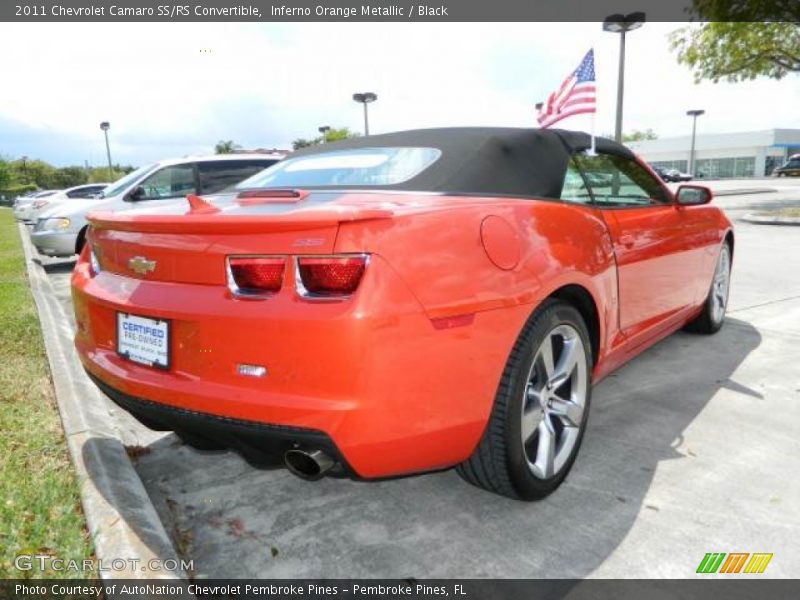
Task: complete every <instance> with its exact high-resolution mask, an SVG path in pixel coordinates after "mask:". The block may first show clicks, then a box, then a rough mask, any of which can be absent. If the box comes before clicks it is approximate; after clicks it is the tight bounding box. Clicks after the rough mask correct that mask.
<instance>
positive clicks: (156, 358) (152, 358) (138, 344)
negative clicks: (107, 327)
mask: <svg viewBox="0 0 800 600" xmlns="http://www.w3.org/2000/svg"><path fill="white" fill-rule="evenodd" d="M117 354H119V355H120V356H122V357H123V358H127V359H128V360H131V361H133V362H136V363H139V364H142V365H147V366H149V367H159V368H161V369H168V368H169V321H163V320H160V319H150V318H147V317H139V316H137V315H129V314H125V313H117Z"/></svg>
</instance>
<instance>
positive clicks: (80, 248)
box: [75, 227, 87, 254]
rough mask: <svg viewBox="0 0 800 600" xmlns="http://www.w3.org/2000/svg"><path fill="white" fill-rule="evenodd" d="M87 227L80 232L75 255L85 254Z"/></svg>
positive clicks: (76, 241)
mask: <svg viewBox="0 0 800 600" xmlns="http://www.w3.org/2000/svg"><path fill="white" fill-rule="evenodd" d="M86 229H87V228H86V227H84V228H83V229H81V230H80V231H79V232H78V239H77V240H75V254H80V253H81V252H83V247H84V246H85V245H86Z"/></svg>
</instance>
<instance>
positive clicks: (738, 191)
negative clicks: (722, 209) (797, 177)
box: [712, 188, 778, 196]
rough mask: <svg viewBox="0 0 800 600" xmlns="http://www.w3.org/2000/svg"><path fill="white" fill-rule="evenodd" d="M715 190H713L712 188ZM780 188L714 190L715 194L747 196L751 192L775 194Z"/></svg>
mask: <svg viewBox="0 0 800 600" xmlns="http://www.w3.org/2000/svg"><path fill="white" fill-rule="evenodd" d="M712 191H713V190H712ZM777 191H778V190H776V189H775V188H735V189H732V190H719V191H718V192H714V195H715V196H745V195H749V194H774V193H776V192H777Z"/></svg>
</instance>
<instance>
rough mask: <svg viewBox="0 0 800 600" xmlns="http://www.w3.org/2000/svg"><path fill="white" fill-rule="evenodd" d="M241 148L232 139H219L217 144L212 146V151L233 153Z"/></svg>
mask: <svg viewBox="0 0 800 600" xmlns="http://www.w3.org/2000/svg"><path fill="white" fill-rule="evenodd" d="M241 149H242V147H241V146H240V145H239V144H237V143H235V142H234V141H233V140H227V141H226V140H220V141H219V142H217V145H216V146H214V152H216V153H217V154H233V153H235V152H237V151H239V150H241Z"/></svg>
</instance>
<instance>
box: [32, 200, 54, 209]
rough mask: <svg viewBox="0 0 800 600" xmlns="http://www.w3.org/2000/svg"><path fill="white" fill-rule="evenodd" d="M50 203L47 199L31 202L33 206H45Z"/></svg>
mask: <svg viewBox="0 0 800 600" xmlns="http://www.w3.org/2000/svg"><path fill="white" fill-rule="evenodd" d="M48 204H50V203H49V202H48V201H47V200H37V201H36V202H34V203H33V208H42V207H43V206H47V205H48Z"/></svg>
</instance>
